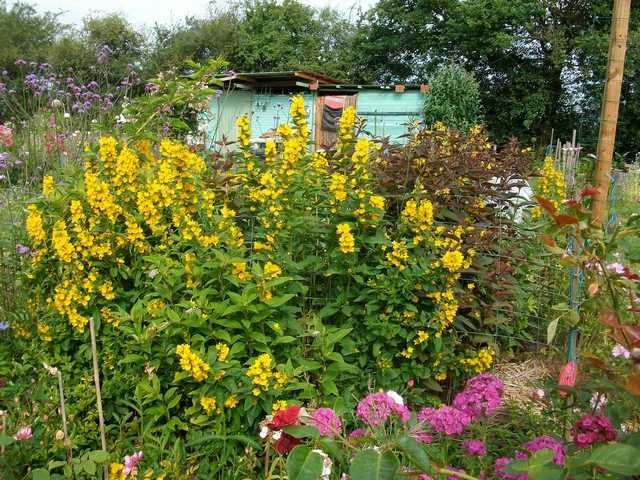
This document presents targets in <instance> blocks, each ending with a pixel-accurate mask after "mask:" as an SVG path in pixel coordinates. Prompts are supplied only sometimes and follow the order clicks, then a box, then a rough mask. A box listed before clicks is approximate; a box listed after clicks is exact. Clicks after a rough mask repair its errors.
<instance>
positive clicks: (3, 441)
mask: <svg viewBox="0 0 640 480" xmlns="http://www.w3.org/2000/svg"><path fill="white" fill-rule="evenodd" d="M12 443H13V438H11V437H10V436H9V435H0V446H2V447H6V446H9V445H11V444H12Z"/></svg>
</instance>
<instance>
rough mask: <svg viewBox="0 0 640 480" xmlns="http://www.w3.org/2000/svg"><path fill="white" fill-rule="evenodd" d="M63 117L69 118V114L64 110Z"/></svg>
mask: <svg viewBox="0 0 640 480" xmlns="http://www.w3.org/2000/svg"><path fill="white" fill-rule="evenodd" d="M63 117H64V118H71V114H70V113H69V112H64V115H63Z"/></svg>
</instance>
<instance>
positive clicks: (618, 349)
mask: <svg viewBox="0 0 640 480" xmlns="http://www.w3.org/2000/svg"><path fill="white" fill-rule="evenodd" d="M611 355H613V356H614V357H616V358H618V357H623V358H626V359H627V360H628V359H629V358H631V352H630V351H629V350H627V349H626V348H625V347H624V346H623V345H620V344H617V345H615V346H614V347H613V348H612V349H611Z"/></svg>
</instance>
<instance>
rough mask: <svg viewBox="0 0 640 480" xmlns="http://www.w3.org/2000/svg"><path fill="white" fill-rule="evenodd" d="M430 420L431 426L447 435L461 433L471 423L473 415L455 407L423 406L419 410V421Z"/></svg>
mask: <svg viewBox="0 0 640 480" xmlns="http://www.w3.org/2000/svg"><path fill="white" fill-rule="evenodd" d="M425 421H426V422H428V423H429V425H430V426H431V428H433V429H434V430H435V431H436V432H438V433H443V434H445V435H460V434H461V433H462V432H464V429H465V428H467V427H468V426H469V424H470V423H471V416H470V415H469V414H468V413H467V412H465V411H463V410H458V409H457V408H455V407H450V406H448V405H443V406H441V407H440V408H438V409H437V410H436V409H435V408H430V407H427V408H423V409H422V410H420V412H418V422H425Z"/></svg>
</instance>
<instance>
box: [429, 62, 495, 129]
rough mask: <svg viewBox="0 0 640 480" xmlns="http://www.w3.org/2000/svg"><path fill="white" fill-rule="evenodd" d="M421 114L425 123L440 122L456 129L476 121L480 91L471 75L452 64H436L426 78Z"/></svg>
mask: <svg viewBox="0 0 640 480" xmlns="http://www.w3.org/2000/svg"><path fill="white" fill-rule="evenodd" d="M424 116H425V120H426V123H427V124H428V125H433V124H434V123H436V122H441V123H443V124H445V125H446V126H448V127H450V128H455V129H458V130H468V129H469V128H471V127H473V126H475V125H478V124H480V123H481V122H482V118H483V117H482V105H481V103H480V90H479V86H478V82H477V81H476V80H475V78H474V77H473V74H472V73H469V72H467V71H466V70H465V69H464V68H463V67H461V66H459V65H455V64H450V65H445V66H443V67H440V68H439V69H438V70H437V72H436V73H435V75H434V76H433V78H432V79H431V80H430V81H429V93H428V94H427V96H426V99H425V104H424Z"/></svg>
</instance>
